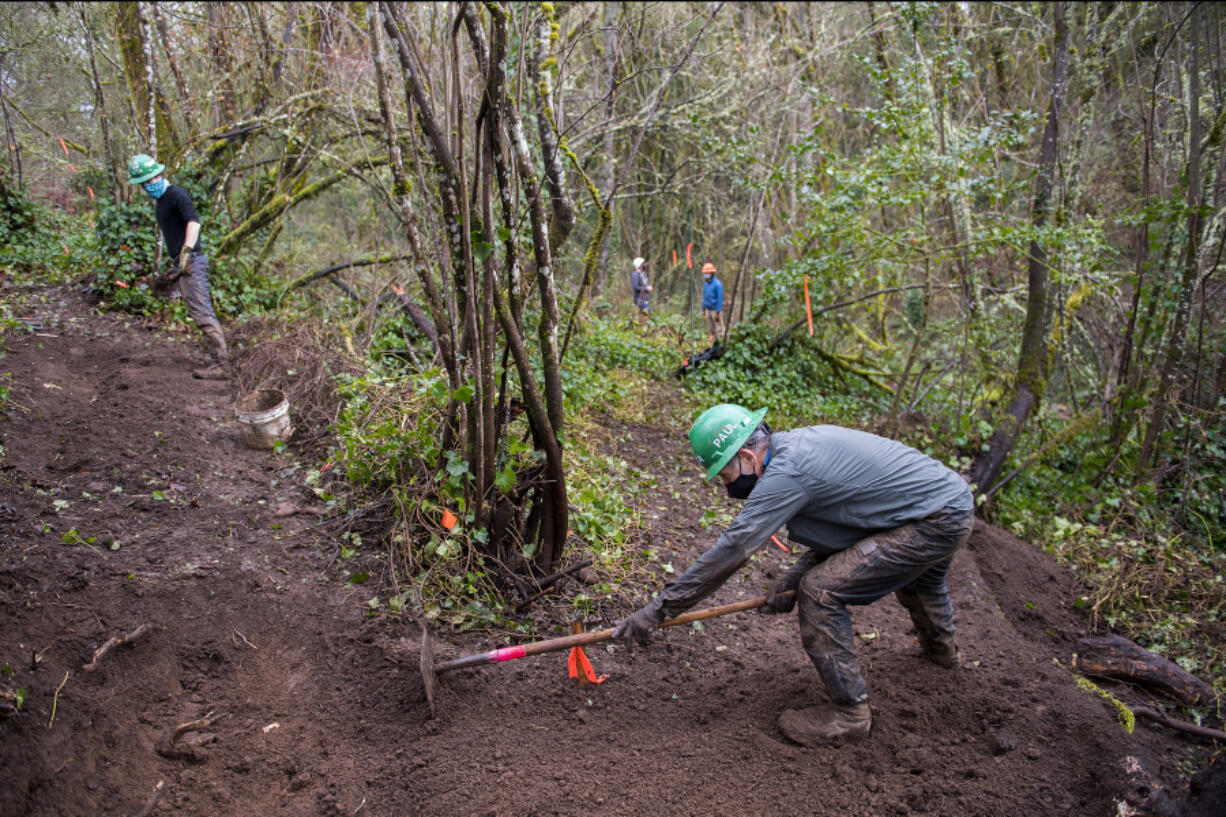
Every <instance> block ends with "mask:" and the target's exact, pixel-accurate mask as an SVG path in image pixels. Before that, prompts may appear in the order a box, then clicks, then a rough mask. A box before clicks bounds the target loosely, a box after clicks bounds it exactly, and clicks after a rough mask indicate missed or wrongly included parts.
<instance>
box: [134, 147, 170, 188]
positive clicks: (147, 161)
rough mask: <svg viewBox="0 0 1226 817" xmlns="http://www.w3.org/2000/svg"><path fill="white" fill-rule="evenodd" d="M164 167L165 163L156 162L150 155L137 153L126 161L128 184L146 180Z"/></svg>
mask: <svg viewBox="0 0 1226 817" xmlns="http://www.w3.org/2000/svg"><path fill="white" fill-rule="evenodd" d="M165 169H166V165H163V164H158V160H157V159H155V158H153V157H152V156H148V155H146V154H144V153H138V154H136V155H135V156H133V157H132V161H130V162H128V184H141V183H143V182H147V181H149V180H150V179H152V178H153V177H154V176H156V175H158V174H159V173H161V172H162V171H163V170H165Z"/></svg>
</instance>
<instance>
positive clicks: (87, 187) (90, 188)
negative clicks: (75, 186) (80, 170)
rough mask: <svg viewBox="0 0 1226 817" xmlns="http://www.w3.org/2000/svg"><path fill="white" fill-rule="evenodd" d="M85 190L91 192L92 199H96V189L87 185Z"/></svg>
mask: <svg viewBox="0 0 1226 817" xmlns="http://www.w3.org/2000/svg"><path fill="white" fill-rule="evenodd" d="M85 189H86V190H88V191H89V197H90V198H91V199H92V198H94V188H92V187H90V186H89V185H85Z"/></svg>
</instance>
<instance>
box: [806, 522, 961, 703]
mask: <svg viewBox="0 0 1226 817" xmlns="http://www.w3.org/2000/svg"><path fill="white" fill-rule="evenodd" d="M973 521H974V515H973V514H972V512H970V511H956V512H945V511H942V512H939V513H935V514H932V515H931V516H928V517H926V518H924V519H921V520H920V521H918V522H912V523H910V524H907V525H903V526H902V527H898V528H892V529H890V530H886V531H881V532H880V533H875V534H873V535H872V536H869V537H867V538H865V539H862V540H860V541H859V542H857V543H856V544H854V545H852V546H851V547H849V548H847V549H846V550H841V551H839V552H838V553H835V554H834V555H832V556H830V557H829V558H827V559H826V560H825V561H823V562H821V563H820V564H818V565H817V566H816V567H814V568H813V569H811V570H809V571H808V572H807V573H805V575H804V578H802V579H801V580H800V586H799V587H798V588H797V595H798V599H797V607H798V609H799V616H800V641H801V644H802V645H803V646H804V648H805V652H806V653H808V654H809V659H810V660H812V661H813V666H815V667H817V672H818V674H819V675H820V676H821V678H822V681H823V682H824V683H825V684H826V691H827V692H828V693H829V695H830V698H831V700H832V701H834V702H835V703H838V704H850V703H858V702H861V701H864V700H867V699H868V687H867V686H866V685H865V683H864V676H863V675H861V673H860V660H859V659H858V658H857V657H856V646H855V635H854V633H853V632H852V627H851V616H850V615H849V614H848V612H847V605H849V604H872V603H873V602H874V601H877V600H878V599H880V598H883V597H884V596H886V595H888V594H890V593H894V594H895V595H896V597H897V598H898V600H899V602H901V603H902V605H903V606H904V607H906V608H907V611H908V612H909V613H910V614H911V620H912V622H913V623H914V624H915V628H916V631H917V632H918V633H919V638H920V643H921V644H922V645H923V646H924V648H925V649H932V648H935V647H949V648H952V647H953V644H954V609H953V605H952V604H950V601H949V590H948V589H947V588H946V586H945V574H946V573H948V572H949V565H950V562H951V561H952V560H953V554H954V551H956V550H957V549H958V548H959V547H961V546H962V544H963V543H965V542H966V540H967V538H969V537H970V534H971V525H972V523H973Z"/></svg>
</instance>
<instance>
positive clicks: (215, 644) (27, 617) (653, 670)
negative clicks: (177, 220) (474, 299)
mask: <svg viewBox="0 0 1226 817" xmlns="http://www.w3.org/2000/svg"><path fill="white" fill-rule="evenodd" d="M21 317H28V318H32V319H37V320H38V321H41V327H40V328H38V329H37V330H34V329H16V330H12V331H10V332H9V333H8V334H7V335H6V336H5V342H6V345H7V348H8V351H7V355H6V356H5V357H4V358H3V360H2V361H0V372H11V373H12V377H11V381H10V382H11V385H12V394H11V398H10V400H9V402H8V404H7V405H6V406H5V407H4V410H3V412H4V416H3V417H2V418H0V442H2V444H3V446H4V449H3V467H2V469H0V622H2V625H0V666H2V667H3V669H4V673H5V674H4V675H2V676H0V692H4V693H8V694H9V697H8V698H7V700H8V701H9V702H10V704H11V703H12V700H13V699H12V695H13V694H15V692H16V690H18V689H24V690H25V695H26V697H25V701H24V706H23V707H22V709H21V712H20V714H18V715H16V716H12V717H9V718H7V719H6V720H4V721H3V722H0V769H3V785H0V814H2V815H5V816H6V817H8V816H9V815H14V816H15V815H57V816H59V817H62V816H64V815H95V814H107V815H136V814H140V813H145V812H143V811H142V810H143V809H144V808H145V807H146V805H147V803H149V802H150V798H151V796H152V795H154V793H155V791H156V790H157V787H158V786H159V785H160V786H162V789H161V794H160V799H159V800H158V802H157V803H156V806H155V807H154V808H153V810H152V812H151V813H154V814H179V815H210V817H212V816H213V815H260V816H261V817H270V815H314V814H343V815H355V814H371V815H405V814H422V815H450V814H456V815H504V814H505V815H525V814H531V815H552V814H559V815H570V814H584V815H588V814H601V815H603V814H616V815H637V814H644V815H646V814H653V815H654V814H669V815H744V814H771V815H786V814H801V813H805V814H839V815H884V814H929V815H992V816H993V817H999V816H1001V815H1036V814H1067V815H1104V817H1105V816H1106V815H1109V814H1117V813H1141V812H1137V811H1135V810H1134V811H1129V810H1128V809H1129V808H1132V807H1133V806H1136V805H1141V804H1143V803H1148V804H1149V806H1148V808H1150V809H1159V810H1160V808H1161V807H1162V803H1163V802H1166V803H1168V805H1169V803H1170V801H1171V800H1175V801H1183V800H1185V798H1186V792H1187V784H1186V782H1180V781H1181V780H1183V779H1184V778H1186V777H1187V773H1188V772H1189V771H1191V769H1192V768H1193V767H1194V765H1195V764H1202V763H1203V761H1204V758H1205V757H1206V750H1205V748H1204V747H1198V748H1196V749H1195V751H1194V752H1190V751H1189V744H1187V743H1186V742H1184V741H1183V740H1181V739H1179V738H1176V737H1174V736H1172V735H1171V734H1169V733H1165V732H1161V731H1156V730H1154V729H1152V728H1149V727H1146V726H1139V727H1138V729H1137V731H1136V732H1135V733H1134V734H1132V735H1128V734H1126V733H1125V732H1124V731H1123V730H1122V729H1121V728H1120V727H1119V726H1118V725H1117V724H1116V722H1115V720H1114V719H1113V716H1112V714H1111V712H1110V711H1109V710H1108V708H1107V707H1106V706H1105V705H1104V704H1103V703H1102V701H1101V700H1100V699H1098V698H1097V697H1094V696H1091V695H1087V694H1086V693H1083V692H1081V691H1079V690H1078V689H1077V687H1076V686H1075V685H1074V683H1073V678H1072V676H1071V675H1070V674H1069V672H1067V671H1066V670H1065V669H1064V668H1063V667H1062V666H1061V664H1063V665H1065V666H1067V664H1068V662H1069V658H1070V649H1071V645H1072V643H1073V639H1075V637H1076V636H1077V635H1078V633H1079V630H1080V629H1081V628H1082V627H1084V626H1085V625H1084V622H1083V621H1082V619H1081V617H1080V616H1079V614H1078V613H1077V611H1075V610H1073V608H1072V601H1073V599H1074V598H1076V595H1077V593H1078V587H1077V585H1076V582H1075V581H1074V580H1073V579H1072V578H1071V577H1070V576H1069V575H1068V574H1067V573H1065V572H1064V571H1062V570H1061V569H1059V568H1058V567H1057V566H1056V565H1054V563H1053V562H1052V561H1051V560H1050V559H1049V557H1047V556H1046V555H1045V554H1043V553H1042V552H1041V551H1039V550H1038V549H1036V548H1033V547H1031V546H1030V545H1027V544H1026V543H1024V542H1021V541H1019V540H1017V539H1015V538H1014V537H1012V536H1009V535H1008V534H1006V533H1004V532H1002V531H1000V530H998V529H994V528H991V527H989V526H986V525H982V524H981V525H979V526H978V527H977V529H976V532H975V535H974V537H973V540H972V543H971V546H970V547H969V548H967V549H966V550H965V551H964V552H962V553H960V554H959V556H958V558H957V559H956V561H955V568H954V570H953V573H952V577H951V587H952V590H953V593H954V597H955V603H956V605H957V620H958V626H959V641H960V645H961V648H962V653H963V656H964V657H965V659H966V661H967V665H966V666H965V667H964V668H963V669H962V670H960V671H956V672H950V671H945V670H941V669H938V668H936V667H934V666H931V665H929V664H927V663H925V662H923V661H921V660H919V659H918V657H917V647H916V645H915V641H914V638H913V635H912V633H910V632H909V631H908V630H909V622H908V620H907V618H906V616H905V614H904V613H903V611H902V608H901V607H899V606H898V605H897V604H896V603H894V602H893V601H891V600H885V601H882V602H880V603H878V604H875V605H872V606H870V607H867V608H863V609H861V610H858V611H857V614H856V631H857V632H858V633H859V634H861V640H860V653H861V658H862V661H863V663H864V666H865V668H866V673H867V676H868V680H869V684H870V688H871V690H872V703H873V706H874V727H873V734H872V736H871V738H870V739H869V740H867V741H865V742H863V743H860V744H856V745H852V746H847V747H843V748H826V749H803V748H800V747H797V746H794V745H792V744H790V743H788V742H787V741H786V739H784V738H783V737H782V736H781V734H780V733H779V731H778V729H777V728H776V718H777V716H778V714H779V712H780V711H781V710H783V709H786V708H789V707H797V706H806V705H809V704H812V703H817V702H819V701H820V700H821V699H822V695H821V693H820V692H819V684H818V681H817V677H816V674H815V672H814V670H813V668H812V666H811V665H809V663H808V661H807V659H806V658H805V656H804V654H803V652H802V651H801V650H800V647H799V643H798V637H797V633H796V626H795V622H794V621H793V620H792V618H791V617H790V616H782V617H768V616H759V615H756V614H744V615H740V616H736V617H728V618H723V619H717V620H712V621H708V622H706V625H705V626H704V627H702V628H696V627H695V628H687V629H679V630H676V631H667V632H666V633H664V634H662V636H661V637H660V639H659V642H658V643H657V644H655V645H653V646H652V647H650V648H647V649H641V650H636V651H635V652H634V653H632V654H628V653H627V652H625V651H624V650H622V649H616V650H614V649H610V648H607V647H604V646H600V647H594V648H591V649H590V650H589V654H590V656H591V659H592V661H593V663H594V664H595V666H596V670H597V672H600V673H608V674H609V676H610V677H609V680H608V681H607V682H605V683H604V684H603V685H600V686H578V685H577V684H576V682H575V681H573V680H571V679H569V678H568V677H567V674H566V656H565V654H564V653H559V654H554V655H546V656H541V657H536V658H529V659H526V660H522V661H517V662H514V663H508V664H502V665H499V666H491V667H484V668H480V669H472V670H461V671H458V672H454V673H451V674H447V675H443V676H440V678H439V689H438V692H437V696H436V697H437V704H438V708H439V717H438V718H437V719H436V720H430V719H429V718H428V712H427V708H426V705H425V702H424V700H423V686H422V680H421V676H420V673H419V666H418V657H417V652H416V649H417V644H418V643H419V634H420V629H419V626H418V624H417V623H416V622H415V621H414V620H412V619H411V618H399V619H396V618H389V617H387V616H385V615H382V614H380V615H369V613H370V608H369V607H368V605H367V601H368V599H369V598H370V596H371V595H372V592H373V591H372V589H371V588H370V587H369V586H368V585H352V584H348V583H346V582H345V581H344V578H343V576H341V575H340V574H339V572H338V569H339V563H338V560H337V552H338V547H337V545H336V543H335V542H333V541H329V538H328V537H327V536H325V535H324V533H323V531H325V530H326V529H327V528H326V526H321V525H320V518H319V517H318V516H316V515H314V513H312V511H313V510H318V501H317V500H315V499H314V498H313V496H312V495H311V494H310V493H308V492H307V490H306V489H305V488H304V487H303V479H302V475H303V472H304V470H305V468H306V467H307V466H308V465H309V464H308V463H303V464H300V463H298V462H296V460H295V458H294V456H293V454H292V453H289V452H287V453H281V454H277V453H274V452H257V451H251V450H248V449H246V448H245V447H244V445H243V443H242V437H241V434H240V431H239V429H238V427H237V425H236V423H235V421H234V418H233V402H232V395H231V394H230V393H229V386H228V385H227V384H226V383H221V382H215V381H197V380H192V378H191V376H190V374H189V370H190V369H191V367H192V366H193V365H198V364H199V362H200V361H201V359H202V356H201V354H200V353H199V352H198V351H197V349H196V346H195V345H194V342H193V340H192V336H191V335H189V334H180V335H178V336H173V337H172V336H167V335H166V334H165V333H162V332H156V331H152V330H147V329H144V328H141V327H139V326H137V325H136V324H134V323H132V322H130V321H128V322H125V320H124V319H123V318H121V317H117V316H114V315H110V316H99V315H94V314H91V313H90V312H89V310H88V308H87V307H85V306H84V305H83V304H81V303H80V302H79V301H78V300H77V299H76V297H75V296H73V295H70V294H65V293H64V292H62V291H53V292H50V293H41V294H37V293H32V294H31V295H30V297H29V299H28V304H27V306H26V311H25V312H24V313H23V314H22V315H21ZM30 326H38V324H37V323H32V324H30ZM291 411H292V408H291ZM628 432H630V433H628ZM610 439H611V440H616V441H621V440H629V441H630V442H618V445H619V453H620V454H621V455H622V456H625V457H627V458H628V459H629V460H631V461H632V462H633V463H634V465H635V466H636V467H638V468H640V469H641V470H643V471H645V472H647V473H650V474H654V475H655V476H656V478H657V479H658V480H659V487H658V489H656V490H653V491H651V492H650V496H649V498H648V499H647V503H648V505H649V507H645V508H644V511H645V516H646V517H647V518H649V519H651V516H652V513H654V514H656V515H657V518H656V519H654V520H653V521H652V525H651V527H649V528H648V530H647V531H645V532H644V533H643V534H642V535H641V537H640V540H639V541H637V542H636V543H635V544H636V545H637V546H640V547H641V546H646V545H650V546H652V547H655V548H656V549H657V550H658V551H659V554H660V556H659V560H660V561H661V562H666V561H667V562H671V563H672V564H674V565H675V566H676V569H678V570H679V569H682V568H684V567H685V565H686V564H688V561H689V560H690V559H692V558H693V557H694V556H696V555H697V554H698V553H700V552H701V550H702V549H703V548H704V547H706V546H707V545H708V544H709V543H710V542H711V541H712V539H713V537H714V531H710V530H706V529H704V528H703V527H702V526H701V525H700V524H699V521H700V518H701V514H702V511H703V510H705V509H706V508H707V507H708V506H709V504H710V502H711V501H713V497H715V494H714V493H712V491H711V489H710V488H709V486H704V485H702V484H701V483H700V481H699V480H698V475H697V473H696V469H691V468H688V467H681V466H682V464H686V465H688V459H689V458H688V457H687V456H685V454H684V452H683V449H682V446H683V437H682V435H681V434H680V433H678V432H676V431H675V430H670V431H667V432H666V431H663V430H660V429H653V428H636V429H625V428H617V427H613V428H610ZM674 493H676V494H677V496H673V494H674ZM720 501H721V502H726V500H720ZM648 511H650V513H648ZM571 556H572V558H575V559H578V558H579V557H580V556H581V554H579V553H578V552H576V553H573V554H571ZM785 559H786V557H784V556H783V554H781V553H780V551H778V550H777V549H776V548H769V549H768V552H765V553H764V555H763V556H762V557H760V558H759V559H758V560H756V561H755V562H754V564H753V567H752V569H749V570H746V571H743V573H742V574H741V575H739V576H738V577H736V578H734V579H733V580H732V581H731V582H730V583H729V584H728V585H727V586H725V588H724V589H723V590H722V591H721V592H720V593H719V594H718V595H717V596H716V597H715V598H714V599H712V603H724V602H729V601H734V600H737V599H739V598H748V597H750V596H753V595H758V594H760V593H761V592H762V590H763V588H764V586H765V584H766V583H767V582H768V580H769V577H770V575H772V574H774V573H777V572H778V571H779V569H780V568H781V567H782V566H783V565H784V564H785ZM651 589H653V588H650V587H643V588H641V589H634V590H632V591H631V594H632V595H634V596H636V597H637V598H638V599H639V600H646V599H647V598H648V595H649V592H650V591H651ZM599 609H600V610H601V611H602V613H604V615H605V617H606V619H605V620H596V621H590V622H588V625H589V627H591V628H595V627H600V626H605V625H607V624H609V623H611V621H612V620H613V619H614V618H615V617H617V616H619V615H621V614H623V613H624V612H625V611H626V610H627V609H628V607H627V605H626V604H625V603H624V602H620V601H619V600H607V601H604V602H602V603H601V604H600V605H599ZM142 624H149V625H152V627H153V630H152V631H151V632H150V633H149V634H148V635H145V636H144V637H142V638H139V639H137V640H136V641H134V642H133V643H131V644H126V645H121V646H116V647H114V648H112V649H111V650H109V651H108V652H107V653H106V654H105V655H103V656H102V657H101V658H100V659H99V660H98V664H97V668H96V669H95V670H93V671H86V670H84V669H83V667H84V666H85V665H86V664H88V663H89V662H90V661H91V658H92V657H93V655H94V651H95V650H96V649H97V648H98V647H99V646H101V645H102V644H103V643H104V642H106V641H107V639H109V638H111V637H113V636H117V635H122V634H124V633H130V632H132V631H133V630H135V629H136V628H137V627H138V626H139V625H142ZM555 634H556V633H555V632H552V631H551V632H549V633H542V635H555ZM506 643H507V640H506V638H505V637H494V636H471V635H470V636H466V637H464V638H453V639H452V643H447V642H446V640H445V639H442V638H440V639H439V643H438V645H437V647H436V652H437V653H439V656H438V657H439V658H440V659H445V658H449V657H454V656H457V655H460V654H464V653H467V652H474V651H478V650H487V649H490V648H492V647H494V646H502V645H504V644H506ZM1057 662H1060V663H1057ZM1115 691H1116V693H1117V694H1119V695H1120V696H1121V697H1123V698H1125V699H1128V700H1134V701H1137V700H1140V699H1139V698H1138V697H1137V693H1135V692H1134V691H1130V690H1115ZM10 709H11V707H10ZM210 713H211V723H210V725H208V726H207V727H199V728H196V729H194V730H191V731H188V732H186V733H185V734H184V735H183V736H182V737H181V738H180V739H179V740H178V741H176V742H174V743H173V744H171V742H170V740H169V738H170V736H171V733H172V732H173V731H174V730H175V729H176V727H178V726H179V725H181V724H185V723H187V722H190V721H194V720H197V719H201V718H204V717H206V716H209V715H210ZM1163 785H1169V789H1168V790H1167V791H1166V792H1159V794H1157V795H1155V792H1156V791H1159V790H1160V789H1161V788H1162V786H1163ZM1163 797H1166V798H1167V800H1165V801H1164V800H1163ZM1126 800H1129V801H1133V806H1129V805H1127V804H1125V805H1124V806H1120V805H1119V804H1120V803H1122V802H1124V801H1126ZM1170 807H1171V808H1173V807H1174V806H1170ZM1194 812H1195V809H1194V808H1189V813H1194ZM1203 813H1206V814H1207V813H1209V812H1203Z"/></svg>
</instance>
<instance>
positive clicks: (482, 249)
mask: <svg viewBox="0 0 1226 817" xmlns="http://www.w3.org/2000/svg"><path fill="white" fill-rule="evenodd" d="M493 251H494V245H493V244H487V243H485V242H473V243H472V258H473V260H474V261H477V263H478V264H483V263H484V261H485V259H487V258H489V254H490V253H493Z"/></svg>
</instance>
